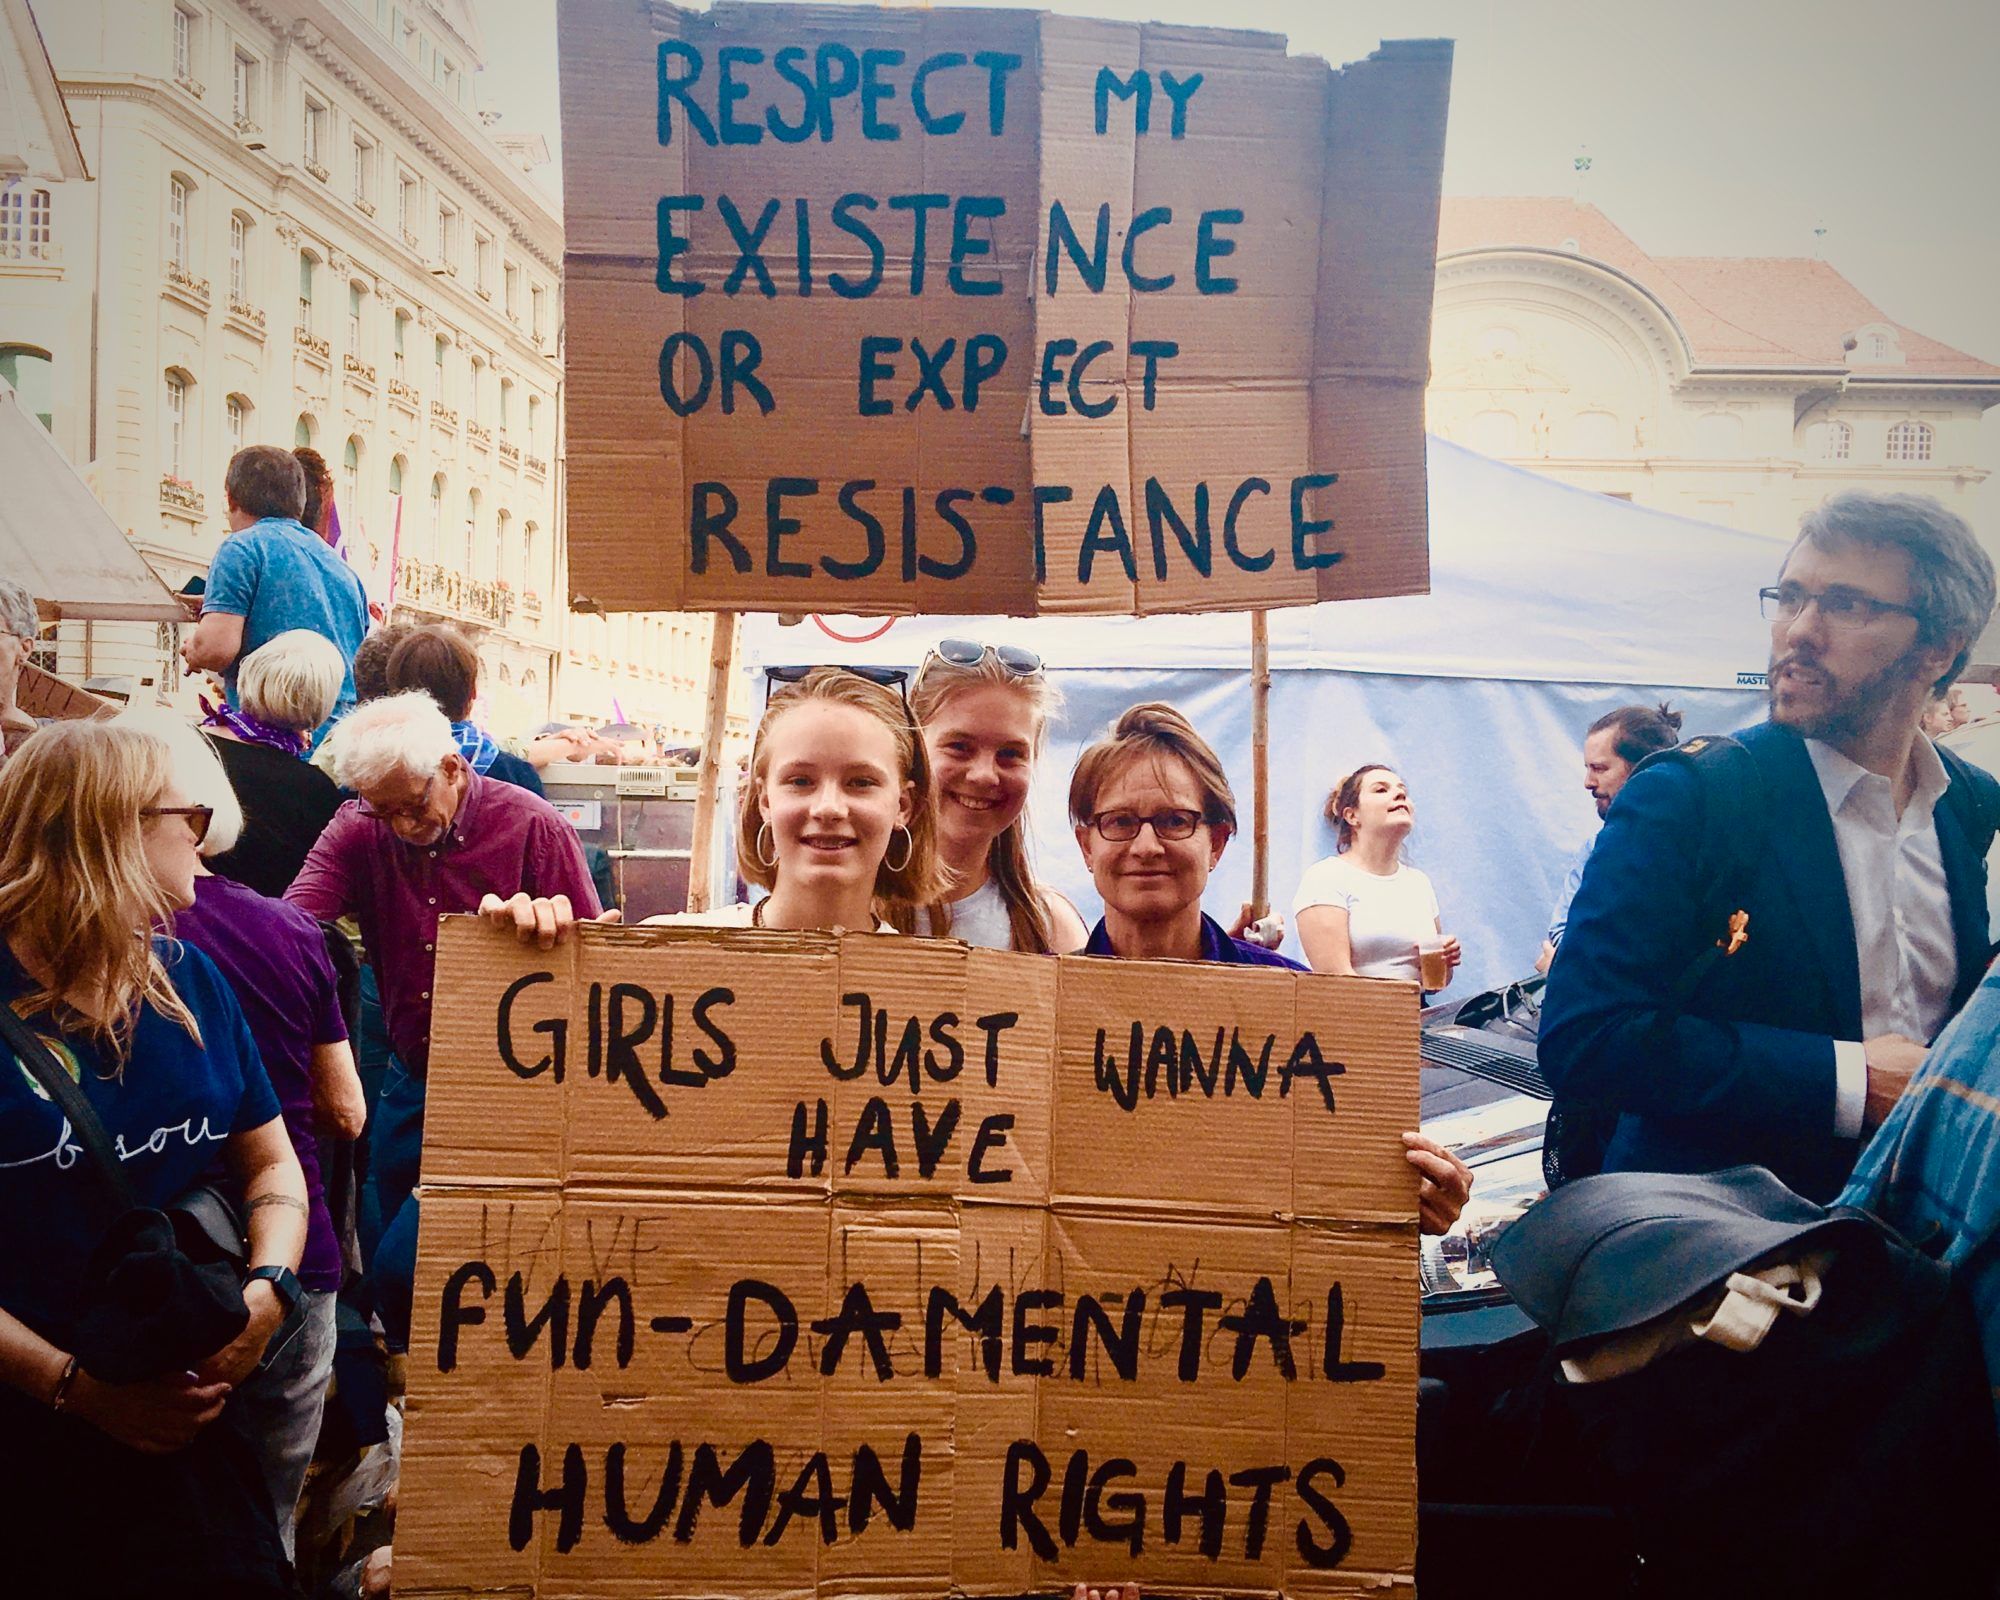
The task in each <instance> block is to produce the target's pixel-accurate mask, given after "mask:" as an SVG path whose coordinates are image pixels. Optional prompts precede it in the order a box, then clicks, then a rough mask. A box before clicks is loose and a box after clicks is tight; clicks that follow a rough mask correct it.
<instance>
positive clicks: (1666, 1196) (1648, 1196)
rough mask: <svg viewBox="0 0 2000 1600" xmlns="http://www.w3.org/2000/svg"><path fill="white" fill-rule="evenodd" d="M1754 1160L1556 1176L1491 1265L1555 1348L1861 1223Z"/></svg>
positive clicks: (1651, 1313) (1630, 1323)
mask: <svg viewBox="0 0 2000 1600" xmlns="http://www.w3.org/2000/svg"><path fill="white" fill-rule="evenodd" d="M1873 1229H1874V1224H1873V1223H1871V1222H1870V1221H1869V1219H1868V1218H1867V1217H1865V1216H1864V1215H1862V1214H1861V1213H1860V1212H1856V1211H1848V1210H1828V1209H1827V1208H1826V1207H1825V1206H1822V1205H1817V1204H1815V1203H1814V1202H1813V1201H1811V1200H1807V1199H1805V1198H1804V1197H1802V1196H1800V1195H1797V1194H1794V1193H1793V1192H1792V1191H1791V1190H1790V1189H1788V1188H1786V1187H1785V1186H1784V1185H1783V1184H1782V1183H1780V1182H1779V1181H1778V1180H1777V1178H1775V1177H1774V1176H1772V1174H1771V1173H1770V1172H1769V1171H1768V1170H1767V1169H1765V1168H1763V1167H1731V1168H1730V1169H1729V1170H1728V1171H1726V1172H1713V1173H1672V1172H1608V1173H1604V1174H1602V1175H1601V1176H1598V1177H1594V1178H1582V1179H1579V1180H1578V1181H1577V1182H1575V1183H1569V1184H1565V1185H1563V1186H1562V1187H1561V1188H1560V1189H1557V1190H1555V1191H1554V1192H1553V1193H1552V1194H1550V1195H1549V1196H1548V1198H1547V1199H1545V1200H1541V1201H1538V1202H1537V1203H1536V1204H1535V1205H1534V1206H1532V1207H1531V1208H1530V1209H1529V1210H1528V1212H1527V1214H1526V1215H1525V1216H1523V1217H1522V1218H1521V1219H1520V1221H1518V1222H1516V1223H1515V1224H1514V1225H1513V1226H1512V1227H1510V1228H1509V1229H1508V1230H1507V1231H1506V1232H1505V1233H1504V1234H1502V1235H1501V1236H1500V1238H1499V1240H1498V1241H1497V1242H1496V1243H1495V1245H1494V1249H1493V1270H1494V1273H1495V1274H1496V1275H1497V1276H1498V1277H1499V1279H1500V1281H1501V1283H1503V1284H1505V1285H1506V1287H1507V1291H1508V1293H1510V1294H1511V1295H1513V1297H1514V1300H1515V1302H1516V1303H1517V1304H1518V1305H1519V1306H1520V1307H1521V1309H1522V1310H1523V1311H1525V1312H1526V1313H1527V1314H1528V1315H1529V1316H1530V1317H1533V1318H1534V1319H1535V1321H1536V1322H1537V1323H1539V1324H1540V1325H1541V1326H1542V1327H1543V1328H1546V1329H1547V1330H1548V1332H1549V1336H1550V1339H1551V1341H1552V1342H1553V1343H1554V1345H1555V1347H1556V1348H1557V1349H1558V1350H1562V1349H1564V1348H1567V1347H1570V1346H1574V1345H1578V1344H1582V1343H1584V1342H1586V1341H1588V1340H1592V1339H1598V1338H1602V1337H1603V1336H1605V1335H1606V1334H1611V1333H1621V1332H1624V1331H1625V1330H1627V1329H1629V1328H1636V1327H1638V1326H1639V1325H1640V1324H1642V1323H1646V1322H1651V1321H1652V1320H1653V1319H1654V1318H1655V1317H1661V1316H1665V1315H1666V1314H1667V1313H1668V1312H1669V1311H1672V1310H1673V1309H1674V1307H1676V1306H1678V1305H1681V1304H1683V1303H1685V1302H1687V1301H1689V1300H1692V1299H1694V1298H1695V1297H1696V1296H1698V1295H1701V1294H1703V1293H1705V1292H1707V1291H1709V1290H1712V1289H1714V1288H1716V1287H1717V1286H1719V1285H1720V1284H1722V1283H1723V1282H1724V1281H1725V1280H1726V1279H1727V1278H1728V1277H1729V1275H1730V1274H1731V1273H1732V1272H1740V1271H1743V1270H1744V1269H1745V1268H1749V1267H1754V1266H1758V1265H1761V1264H1762V1263H1764V1262H1765V1261H1766V1260H1767V1259H1768V1258H1771V1257H1773V1256H1776V1255H1778V1254H1780V1253H1782V1252H1787V1251H1793V1250H1796V1249H1797V1248H1798V1247H1800V1246H1802V1245H1804V1244H1805V1243H1806V1242H1808V1241H1812V1242H1815V1243H1817V1242H1820V1236H1821V1235H1830V1236H1833V1237H1830V1238H1828V1239H1827V1240H1826V1241H1825V1242H1828V1243H1831V1242H1834V1239H1835V1238H1837V1237H1839V1236H1841V1235H1845V1234H1848V1233H1852V1232H1859V1233H1868V1232H1872V1231H1873Z"/></svg>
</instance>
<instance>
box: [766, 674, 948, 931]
mask: <svg viewBox="0 0 2000 1600" xmlns="http://www.w3.org/2000/svg"><path fill="white" fill-rule="evenodd" d="M811 701H829V702H831V703H833V704H835V705H844V706H853V707H854V708H855V709H856V710H857V711H865V712H866V713H867V714H868V715H869V716H871V717H873V718H874V719H875V720H876V721H877V722H879V723H881V724H882V726H883V727H885V728H887V729H888V730H889V732H890V733H891V734H892V735H893V736H894V738H895V741H896V764H897V768H898V770H899V771H900V772H901V774H902V777H903V781H904V782H906V783H908V784H909V785H910V786H911V800H910V820H909V822H908V823H906V824H905V826H906V827H907V828H908V830H909V835H910V854H909V859H908V860H906V861H905V862H904V863H903V864H902V865H901V866H900V867H896V868H894V869H892V868H891V867H890V866H889V863H888V857H887V856H886V855H885V856H884V857H883V859H882V861H881V862H880V863H879V864H878V865H877V866H876V868H875V899H876V902H877V911H878V913H879V914H880V915H881V916H882V917H883V918H884V919H886V920H887V921H889V922H891V923H893V924H894V925H895V926H896V927H897V928H898V929H900V930H901V931H903V932H905V933H907V932H909V931H910V929H911V928H912V927H914V926H915V921H916V908H917V907H918V906H922V905H929V904H931V903H933V902H935V901H937V900H939V899H941V898H942V897H943V895H944V890H945V869H944V864H943V863H942V862H941V861H940V860H939V859H938V853H937V801H936V799H935V798H934V797H933V796H932V794H931V762H930V756H929V755H928V754H927V753H926V752H925V750H924V741H923V736H922V735H921V734H919V733H918V732H917V729H916V725H915V724H914V723H913V722H911V720H910V714H909V710H908V708H907V707H906V706H905V705H904V704H903V697H902V696H901V695H900V694H898V693H897V692H896V691H895V690H894V689H891V688H888V687H887V686H885V685H883V684H879V683H876V682H875V681H874V680H873V679H870V678H864V677H862V676H861V675H860V674H859V673H854V672H849V671H848V670H847V669H846V668H845V667H814V668H813V669H812V671H810V672H808V673H807V674H806V675H805V676H804V677H803V678H801V679H799V681H798V682H797V683H781V684H776V685H774V686H773V688H772V690H771V698H770V700H769V702H768V703H767V704H766V705H765V707H764V716H763V718H762V720H761V721H759V722H758V724H757V734H756V737H755V738H754V739H753V740H752V741H751V744H750V767H749V771H748V774H747V776H746V779H745V782H744V784H743V795H742V798H741V800H740V801H739V802H738V804H737V807H736V866H737V870H738V871H739V872H741V873H742V874H743V877H744V881H746V882H748V883H754V884H756V885H757V886H758V887H759V888H761V889H770V888H773V887H775V885H776V883H777V878H778V875H777V870H776V868H774V867H768V866H766V865H765V864H764V863H763V861H761V860H760V859H759V858H758V855H757V835H758V832H759V830H760V829H762V827H763V826H764V813H763V811H762V810H761V809H760V807H759V805H758V801H759V798H760V797H761V796H762V794H763V791H764V775H765V774H766V773H767V772H768V771H769V770H770V766H771V729H772V728H773V727H775V726H776V725H777V723H778V722H779V721H780V720H781V719H782V718H783V717H784V715H785V713H786V712H788V711H793V710H796V709H797V708H798V707H800V706H802V705H805V704H807V703H808V702H811Z"/></svg>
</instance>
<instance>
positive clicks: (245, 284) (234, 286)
mask: <svg viewBox="0 0 2000 1600" xmlns="http://www.w3.org/2000/svg"><path fill="white" fill-rule="evenodd" d="M252 226H253V224H252V223H251V221H250V219H249V218H248V217H247V216H245V215H244V214H243V213H242V212H241V211H232V212H230V213H229V298H230V299H231V300H232V301H235V300H246V301H247V300H248V299H249V298H250V295H249V285H250V229H251V227H252Z"/></svg>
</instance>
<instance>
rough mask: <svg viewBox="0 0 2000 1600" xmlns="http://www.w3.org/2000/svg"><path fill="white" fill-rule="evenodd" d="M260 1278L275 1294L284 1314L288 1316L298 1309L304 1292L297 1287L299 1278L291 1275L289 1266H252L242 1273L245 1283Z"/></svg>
mask: <svg viewBox="0 0 2000 1600" xmlns="http://www.w3.org/2000/svg"><path fill="white" fill-rule="evenodd" d="M260 1278H261V1279H262V1280H263V1281H264V1282H265V1283H268V1284H269V1285H270V1286H271V1289H272V1291H273V1292H274V1293H275V1294H276V1295H277V1297H278V1305H279V1307H280V1308H281V1310H282V1311H283V1313H284V1315H285V1316H287V1317H289V1316H290V1315H291V1314H292V1313H293V1312H294V1311H296V1310H298V1308H299V1300H300V1298H301V1297H302V1296H303V1295H304V1294H305V1290H303V1289H301V1288H300V1287H299V1280H298V1279H297V1277H295V1276H294V1275H293V1273H292V1269H291V1268H290V1267H275V1266H274V1267H252V1268H251V1269H250V1271H249V1272H248V1273H246V1274H245V1275H244V1279H243V1281H244V1282H245V1283H246V1284H249V1283H255V1282H257V1281H258V1280H259V1279H260Z"/></svg>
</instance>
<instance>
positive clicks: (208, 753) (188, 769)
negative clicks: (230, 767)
mask: <svg viewBox="0 0 2000 1600" xmlns="http://www.w3.org/2000/svg"><path fill="white" fill-rule="evenodd" d="M313 637H314V638H318V637H319V635H317V634H314V635H313ZM112 720H113V721H115V722H116V723H118V724H119V726H121V727H126V728H135V729H137V730H138V731H139V732H140V733H145V734H150V735H151V736H152V737H153V738H155V739H158V740H159V741H160V743H161V744H163V745H165V746H166V747H167V770H168V771H169V772H170V773H171V774H172V780H171V781H172V783H173V786H174V787H175V788H176V789H178V790H180V792H181V793H182V794H184V795H186V796H187V797H188V803H189V804H190V805H197V806H207V807H208V808H209V810H210V812H211V813H212V815H211V816H210V817H209V819H208V832H207V833H206V834H205V835H204V836H203V838H202V841H201V845H200V850H201V854H203V855H204V856H219V855H222V854H224V853H225V852H227V851H230V850H234V849H235V848H236V846H237V843H238V842H239V841H240V840H241V839H242V837H243V805H242V802H241V801H239V800H238V799H237V798H236V788H235V786H234V785H233V784H231V783H230V781H229V773H228V771H227V770H226V769H225V768H224V767H223V765H222V758H221V757H220V756H218V755H217V754H216V753H215V746H214V745H212V744H210V743H209V742H208V739H207V738H206V736H204V735H203V734H202V733H201V732H200V731H199V730H198V729H196V728H194V727H193V726H192V725H191V724H189V723H186V722H183V721H181V719H180V718H178V717H176V716H175V715H174V714H173V713H172V712H171V711H167V710H165V709H163V708H160V707H156V706H128V707H127V708H126V709H125V710H123V711H121V712H119V713H118V715H117V716H116V717H114V718H113V719H112Z"/></svg>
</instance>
